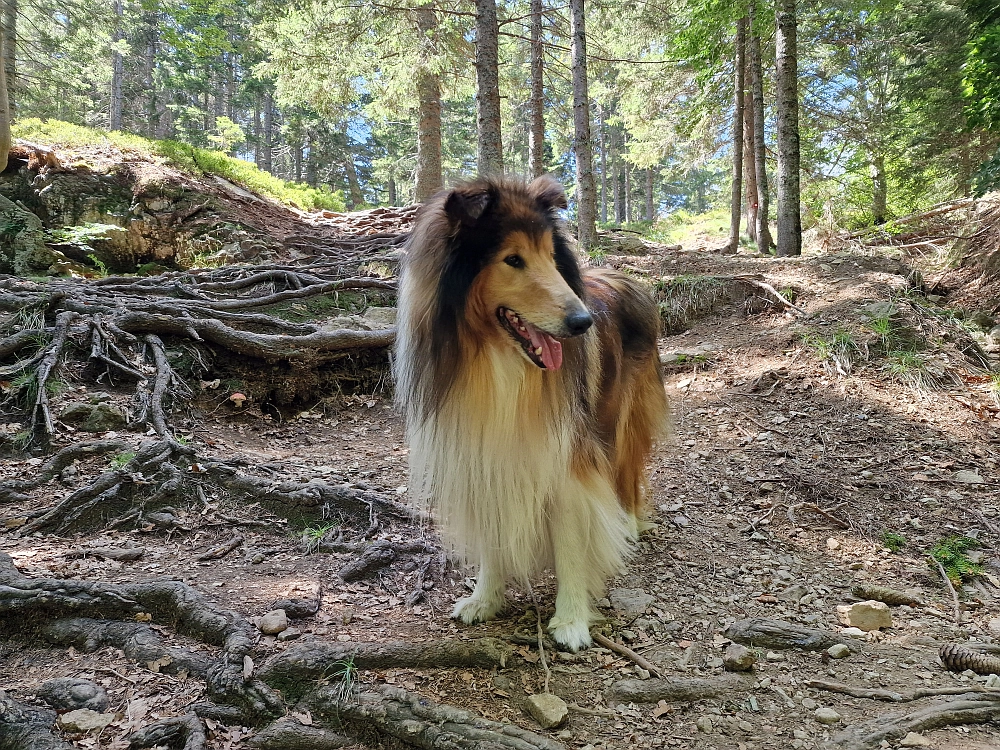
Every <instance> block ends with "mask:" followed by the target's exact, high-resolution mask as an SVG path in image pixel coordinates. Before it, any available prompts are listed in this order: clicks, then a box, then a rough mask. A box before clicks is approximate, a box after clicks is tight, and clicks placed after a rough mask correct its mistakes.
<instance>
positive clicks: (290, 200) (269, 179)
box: [13, 119, 344, 237]
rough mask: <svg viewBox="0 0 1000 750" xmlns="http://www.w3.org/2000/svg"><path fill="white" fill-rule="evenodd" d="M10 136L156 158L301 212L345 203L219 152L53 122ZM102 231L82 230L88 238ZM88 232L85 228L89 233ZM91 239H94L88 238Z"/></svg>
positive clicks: (31, 122)
mask: <svg viewBox="0 0 1000 750" xmlns="http://www.w3.org/2000/svg"><path fill="white" fill-rule="evenodd" d="M13 132H14V136H15V137H17V138H24V139H25V140H29V141H34V142H37V143H43V144H46V145H50V146H59V147H62V148H70V149H74V148H76V149H87V148H95V147H96V148H108V147H113V148H116V149H118V150H120V151H121V152H122V153H123V154H125V155H131V156H135V157H139V158H143V159H151V160H153V159H155V158H157V157H158V158H159V159H161V160H163V161H164V162H166V163H167V164H169V165H170V166H172V167H176V168H177V169H180V170H182V171H185V172H188V173H191V174H195V175H215V176H218V177H222V178H223V179H226V180H229V181H230V182H235V183H237V184H239V185H242V186H243V187H245V188H247V189H248V190H252V191H254V192H256V193H258V194H260V195H264V196H267V197H270V198H274V199H275V200H278V201H281V202H283V203H287V204H290V205H295V206H298V207H299V208H304V209H310V208H325V209H328V210H331V211H343V210H344V200H343V196H342V195H340V194H339V193H334V192H331V191H330V190H328V189H325V188H323V189H317V188H311V187H309V186H308V185H303V184H301V183H297V182H288V181H286V180H282V179H279V178H277V177H275V176H273V175H270V174H268V173H267V172H265V171H263V170H261V169H259V168H258V167H256V166H255V165H253V164H251V163H249V162H246V161H243V160H242V159H237V158H235V157H232V156H229V155H228V154H224V153H222V152H220V151H210V150H208V149H203V148H196V147H194V146H191V145H189V144H186V143H181V142H180V141H171V140H162V141H156V140H150V139H148V138H142V137H140V136H136V135H129V134H126V133H119V132H114V133H106V132H103V131H99V130H94V129H93V128H86V127H82V126H79V125H73V124H71V123H68V122H60V121H56V120H48V121H42V120H39V119H28V120H22V121H20V122H18V123H17V124H16V125H15V126H14V128H13ZM100 226H103V225H84V226H83V227H81V228H79V229H80V231H81V232H82V233H83V234H84V235H86V233H87V232H88V231H93V228H95V227H100ZM88 227H89V228H88ZM90 236H91V237H93V235H90Z"/></svg>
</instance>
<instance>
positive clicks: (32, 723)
mask: <svg viewBox="0 0 1000 750" xmlns="http://www.w3.org/2000/svg"><path fill="white" fill-rule="evenodd" d="M55 720H56V712H55V711H50V710H49V709H47V708H36V707H35V706H26V705H24V704H23V703H18V702H17V701H14V700H12V699H11V698H9V697H7V695H6V693H4V691H3V690H0V750H72V749H73V746H72V745H70V744H69V743H68V742H64V741H63V740H61V739H59V738H58V737H56V736H55V735H54V734H52V725H53V724H54V723H55Z"/></svg>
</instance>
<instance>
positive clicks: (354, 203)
mask: <svg viewBox="0 0 1000 750" xmlns="http://www.w3.org/2000/svg"><path fill="white" fill-rule="evenodd" d="M344 172H345V173H346V174H347V189H348V191H349V192H350V195H351V205H350V206H349V208H351V209H352V210H354V209H356V208H358V207H359V206H360V205H361V204H362V203H364V202H365V198H364V196H363V195H362V194H361V183H359V182H358V170H357V168H356V167H355V166H354V154H352V153H351V152H350V151H348V152H347V155H346V156H345V157H344Z"/></svg>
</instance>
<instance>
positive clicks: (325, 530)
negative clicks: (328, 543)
mask: <svg viewBox="0 0 1000 750" xmlns="http://www.w3.org/2000/svg"><path fill="white" fill-rule="evenodd" d="M339 527H340V524H337V523H324V524H318V525H316V526H306V527H305V528H304V529H302V534H301V540H302V549H303V551H304V552H305V554H307V555H311V554H313V553H314V552H317V551H318V550H319V548H320V545H322V543H323V540H324V539H326V535H327V534H329V533H330V532H331V531H333V530H334V529H337V528H339Z"/></svg>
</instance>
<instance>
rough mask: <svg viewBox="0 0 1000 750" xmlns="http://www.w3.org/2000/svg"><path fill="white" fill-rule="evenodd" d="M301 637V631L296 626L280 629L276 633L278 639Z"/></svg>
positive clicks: (291, 639) (289, 639)
mask: <svg viewBox="0 0 1000 750" xmlns="http://www.w3.org/2000/svg"><path fill="white" fill-rule="evenodd" d="M301 637H302V631H301V630H299V629H298V628H288V629H287V630H282V631H281V632H280V633H278V640H279V641H294V640H295V639H296V638H301Z"/></svg>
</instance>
